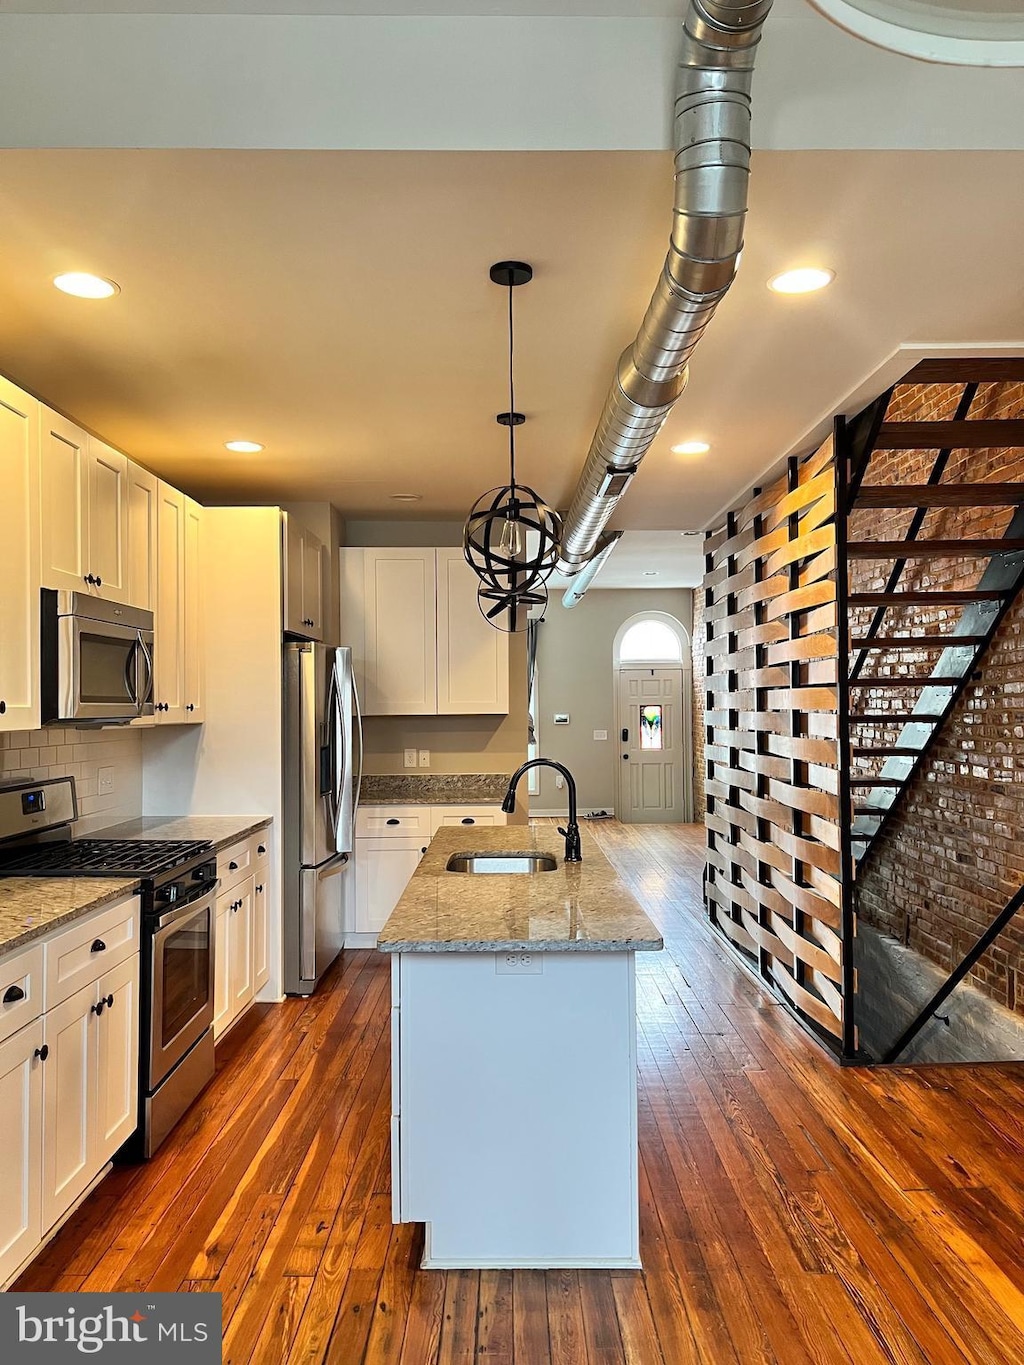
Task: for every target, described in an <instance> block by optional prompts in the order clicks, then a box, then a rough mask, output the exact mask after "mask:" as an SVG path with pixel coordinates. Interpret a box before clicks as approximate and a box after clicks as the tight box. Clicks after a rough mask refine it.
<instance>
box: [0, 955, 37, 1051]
mask: <svg viewBox="0 0 1024 1365" xmlns="http://www.w3.org/2000/svg"><path fill="white" fill-rule="evenodd" d="M42 1012H43V945H42V944H41V943H33V944H32V946H31V947H29V948H23V949H22V950H21V952H19V953H12V954H11V955H10V957H5V958H3V959H2V960H0V1043H2V1042H3V1041H4V1039H5V1038H10V1037H11V1035H12V1034H15V1033H17V1031H18V1029H20V1028H22V1027H23V1026H24V1025H25V1024H30V1023H31V1022H32V1020H33V1019H37V1018H38V1017H39V1015H40V1014H42Z"/></svg>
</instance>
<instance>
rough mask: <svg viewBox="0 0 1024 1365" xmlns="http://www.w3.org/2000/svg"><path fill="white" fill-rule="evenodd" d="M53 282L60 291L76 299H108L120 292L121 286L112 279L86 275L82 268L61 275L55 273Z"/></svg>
mask: <svg viewBox="0 0 1024 1365" xmlns="http://www.w3.org/2000/svg"><path fill="white" fill-rule="evenodd" d="M53 282H54V284H55V285H56V286H57V288H58V289H59V290H61V292H62V293H65V294H73V295H74V296H75V298H76V299H109V298H110V297H111V295H112V294H120V292H121V286H120V285H117V284H115V283H114V281H113V280H105V279H103V278H102V277H101V276H99V275H88V274H86V272H85V271H84V270H68V271H66V272H65V273H64V274H63V275H55V276H54V277H53Z"/></svg>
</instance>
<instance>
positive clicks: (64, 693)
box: [40, 588, 153, 725]
mask: <svg viewBox="0 0 1024 1365" xmlns="http://www.w3.org/2000/svg"><path fill="white" fill-rule="evenodd" d="M40 623H41V636H42V639H41V669H40V675H41V676H40V687H41V701H42V717H43V724H44V725H55V724H60V723H61V722H63V723H65V724H77V725H82V724H90V723H92V724H95V725H116V724H118V723H121V724H127V723H128V722H129V721H132V720H137V719H138V717H139V716H151V715H152V714H153V613H152V612H151V611H143V610H141V609H140V608H138V607H123V606H119V605H118V604H117V603H115V602H103V601H101V600H100V599H99V598H97V597H90V596H88V594H87V593H81V592H56V591H54V590H53V589H51V588H43V590H42V610H41V615H40Z"/></svg>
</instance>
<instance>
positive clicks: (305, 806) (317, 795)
mask: <svg viewBox="0 0 1024 1365" xmlns="http://www.w3.org/2000/svg"><path fill="white" fill-rule="evenodd" d="M359 729H360V724H359V698H358V695H357V693H356V686H355V679H354V678H353V676H352V651H351V650H350V649H348V648H343V649H335V648H333V647H331V646H327V645H318V644H313V643H311V642H308V641H289V642H287V643H286V644H285V646H284V988H285V991H286V992H287V993H288V994H289V995H309V994H311V993H312V992H313V991H314V990H315V989H316V986H317V983H318V982H319V980H320V978H321V977H322V976H323V974H324V972H325V971H326V970H327V968H328V967H329V966H330V965H331V963H332V962H333V961H334V959H335V958H336V957H337V956H338V954H339V953H340V952H341V948H342V943H343V941H344V932H345V925H344V903H345V896H344V880H345V877H346V876H351V869H350V868H349V866H348V864H349V858H350V855H351V854H352V850H353V847H354V842H353V841H354V835H355V812H356V806H357V804H358V800H359V795H358V783H359V779H358V777H355V779H354V772H353V769H354V764H353V744H354V740H357V739H358V738H359ZM361 749H362V746H361V744H360V746H359V750H360V755H361Z"/></svg>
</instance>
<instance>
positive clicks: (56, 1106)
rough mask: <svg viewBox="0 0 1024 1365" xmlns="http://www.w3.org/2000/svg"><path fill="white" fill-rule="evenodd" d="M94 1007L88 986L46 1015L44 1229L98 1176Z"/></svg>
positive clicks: (94, 994)
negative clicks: (94, 1161)
mask: <svg viewBox="0 0 1024 1365" xmlns="http://www.w3.org/2000/svg"><path fill="white" fill-rule="evenodd" d="M95 1006H96V990H95V987H93V986H86V987H85V989H84V990H81V991H78V992H77V994H75V995H72V996H69V997H68V999H67V1000H65V1001H64V1002H63V1003H62V1004H60V1005H58V1006H56V1008H55V1009H52V1010H49V1011H48V1012H47V1014H46V1015H45V1017H44V1018H45V1030H44V1037H45V1045H46V1049H47V1056H46V1061H45V1064H44V1067H43V1133H44V1141H43V1227H44V1228H51V1227H53V1225H54V1223H56V1222H58V1221H59V1220H60V1219H61V1218H62V1217H63V1216H64V1214H65V1213H66V1212H67V1211H68V1209H69V1208H70V1207H71V1206H72V1204H74V1202H75V1200H76V1199H78V1197H79V1195H81V1194H83V1193H84V1192H85V1190H86V1189H88V1187H89V1183H90V1182H91V1180H92V1179H93V1176H94V1175H95V1174H96V1171H94V1170H93V1167H92V1164H91V1157H92V1153H93V1148H94V1146H95V1129H96V1118H95V1115H96V1083H97V1076H96V1061H95V1043H96V1031H95V1029H94V1027H93V1025H94V1024H95V1023H96V1022H98V1021H97V1020H96V1015H95ZM100 1165H102V1162H101V1163H100ZM98 1169H99V1168H98V1167H97V1170H98Z"/></svg>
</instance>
